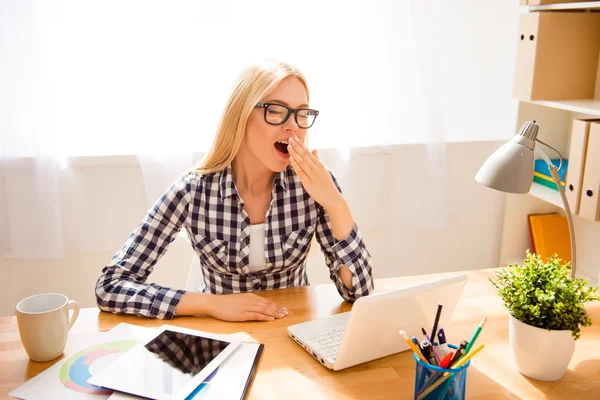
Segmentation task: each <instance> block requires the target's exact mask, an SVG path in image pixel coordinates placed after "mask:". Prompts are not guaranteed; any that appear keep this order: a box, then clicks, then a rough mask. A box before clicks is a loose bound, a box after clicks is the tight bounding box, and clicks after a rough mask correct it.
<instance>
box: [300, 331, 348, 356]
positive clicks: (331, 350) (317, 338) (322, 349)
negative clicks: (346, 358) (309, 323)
mask: <svg viewBox="0 0 600 400" xmlns="http://www.w3.org/2000/svg"><path fill="white" fill-rule="evenodd" d="M345 332H346V326H345V325H344V326H340V327H337V328H333V329H331V330H328V331H325V332H321V333H319V334H317V335H313V336H310V337H309V338H308V339H309V340H310V341H311V344H312V346H311V347H313V348H314V350H316V351H318V352H319V354H320V355H322V356H323V357H327V358H331V359H333V360H334V361H335V359H336V357H337V353H338V350H339V349H340V343H342V338H343V337H344V333H345Z"/></svg>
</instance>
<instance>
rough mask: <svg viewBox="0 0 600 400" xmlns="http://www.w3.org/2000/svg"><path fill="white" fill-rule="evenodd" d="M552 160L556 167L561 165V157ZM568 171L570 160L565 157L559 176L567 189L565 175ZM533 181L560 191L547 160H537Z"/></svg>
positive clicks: (534, 166)
mask: <svg viewBox="0 0 600 400" xmlns="http://www.w3.org/2000/svg"><path fill="white" fill-rule="evenodd" d="M550 161H551V162H552V165H554V166H555V167H556V168H558V167H559V166H560V159H558V158H555V159H552V160H550ZM568 171H569V160H567V159H564V160H563V164H562V167H561V168H560V171H558V177H559V178H560V182H561V184H562V187H563V190H564V189H565V185H566V184H565V177H566V176H567V172H568ZM533 181H534V182H536V183H539V184H540V185H544V186H546V187H549V188H550V189H552V190H556V191H558V187H557V186H556V183H554V180H553V179H552V175H551V174H550V168H548V164H546V161H545V160H541V159H538V160H535V162H534V165H533Z"/></svg>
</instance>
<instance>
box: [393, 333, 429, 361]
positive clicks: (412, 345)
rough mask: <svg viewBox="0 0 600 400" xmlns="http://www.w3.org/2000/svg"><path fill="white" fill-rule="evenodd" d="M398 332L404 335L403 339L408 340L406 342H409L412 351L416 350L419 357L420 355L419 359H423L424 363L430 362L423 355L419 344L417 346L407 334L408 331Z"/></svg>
mask: <svg viewBox="0 0 600 400" xmlns="http://www.w3.org/2000/svg"><path fill="white" fill-rule="evenodd" d="M398 333H400V336H402V339H404V341H406V344H408V347H410V348H411V349H412V351H414V352H415V354H416V355H417V357H419V359H421V361H423V362H424V363H428V362H429V361H428V360H427V359H426V358H425V357H423V354H422V353H421V350H420V349H419V348H418V347H417V346H415V344H414V343H413V342H412V341H411V340H410V339H409V338H408V335H407V334H406V332H404V331H400V332H398Z"/></svg>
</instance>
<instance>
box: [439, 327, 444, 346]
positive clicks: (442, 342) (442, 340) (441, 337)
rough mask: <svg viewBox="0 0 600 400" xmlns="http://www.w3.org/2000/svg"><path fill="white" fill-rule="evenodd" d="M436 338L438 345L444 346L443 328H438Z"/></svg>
mask: <svg viewBox="0 0 600 400" xmlns="http://www.w3.org/2000/svg"><path fill="white" fill-rule="evenodd" d="M437 337H438V342H440V344H446V334H445V333H444V328H440V330H439V332H438V334H437Z"/></svg>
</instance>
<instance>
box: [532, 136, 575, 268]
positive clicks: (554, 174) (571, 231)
mask: <svg viewBox="0 0 600 400" xmlns="http://www.w3.org/2000/svg"><path fill="white" fill-rule="evenodd" d="M536 140H537V141H538V142H540V143H542V144H544V145H546V146H548V145H547V144H546V143H544V142H542V141H541V140H538V139H536ZM548 147H550V148H551V149H552V150H554V151H556V152H557V153H558V155H559V156H560V160H561V161H560V166H559V168H558V169H557V168H556V167H555V166H554V164H552V162H551V161H550V158H549V157H548V155H547V154H546V153H544V151H543V150H542V149H540V148H537V147H536V148H535V151H536V152H537V153H538V154H539V155H541V156H542V158H543V159H544V160H545V161H546V163H547V164H548V169H549V170H550V175H552V180H553V181H554V183H556V187H557V188H558V193H560V197H561V199H562V202H563V205H564V208H565V214H566V216H567V223H568V225H569V237H570V240H571V279H575V272H576V271H577V266H576V263H575V259H576V258H577V253H576V252H575V228H574V226H573V215H572V214H571V208H570V207H569V202H568V201H567V195H566V194H565V191H564V190H563V187H562V183H561V182H560V176H558V171H559V170H560V167H561V166H562V155H561V154H560V152H559V151H558V150H556V149H555V148H553V147H552V146H548Z"/></svg>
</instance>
